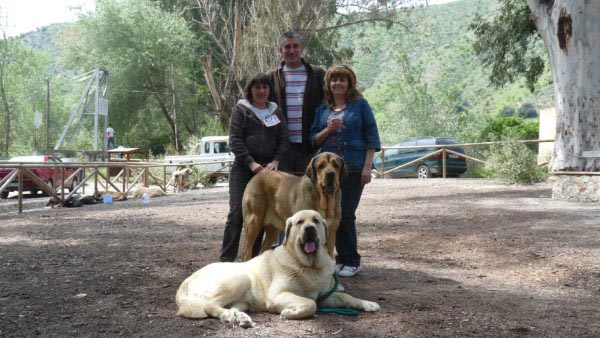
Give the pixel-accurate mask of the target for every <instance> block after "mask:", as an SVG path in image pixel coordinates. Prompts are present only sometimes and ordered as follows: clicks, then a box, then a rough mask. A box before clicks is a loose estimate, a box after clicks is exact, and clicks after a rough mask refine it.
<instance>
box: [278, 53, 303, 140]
mask: <svg viewBox="0 0 600 338" xmlns="http://www.w3.org/2000/svg"><path fill="white" fill-rule="evenodd" d="M283 76H284V78H285V103H286V106H287V122H288V131H289V135H290V142H291V143H302V103H303V102H304V89H305V88H306V67H304V65H301V66H300V67H298V68H290V67H288V66H286V65H284V66H283Z"/></svg>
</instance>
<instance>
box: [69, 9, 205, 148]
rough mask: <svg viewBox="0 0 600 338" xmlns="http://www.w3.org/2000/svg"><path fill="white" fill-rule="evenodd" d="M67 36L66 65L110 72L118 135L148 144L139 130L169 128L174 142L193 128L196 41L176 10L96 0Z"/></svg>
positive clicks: (113, 119) (112, 109) (112, 112)
mask: <svg viewBox="0 0 600 338" xmlns="http://www.w3.org/2000/svg"><path fill="white" fill-rule="evenodd" d="M70 37H71V38H70V39H69V40H68V42H67V43H65V44H64V46H65V50H66V62H67V64H68V65H70V66H71V67H72V68H74V69H79V70H80V71H82V72H84V71H89V70H90V69H93V68H96V67H100V66H101V67H104V68H106V69H107V70H108V72H109V75H110V82H109V83H110V106H109V116H110V120H111V123H112V124H113V126H114V127H115V129H116V130H117V135H118V137H119V131H121V132H120V137H121V138H120V140H121V141H124V142H126V143H129V142H133V141H134V140H135V142H136V144H135V146H138V147H149V146H151V142H150V139H149V138H148V137H143V136H142V135H146V136H147V135H150V134H153V133H157V132H158V133H168V134H170V135H171V141H172V142H173V143H174V142H175V139H176V137H177V136H179V135H178V134H177V133H181V132H182V131H186V130H189V131H195V130H196V128H197V124H198V123H199V117H198V116H197V112H198V106H197V104H198V103H200V102H198V100H196V96H195V95H196V94H197V89H198V85H197V82H196V81H195V78H194V76H192V75H191V74H190V69H191V68H192V65H193V63H194V61H195V60H194V56H195V54H194V50H195V46H196V45H195V44H196V41H195V37H194V35H193V34H192V32H191V31H190V30H189V26H188V24H187V22H186V21H185V20H184V19H183V18H182V17H181V13H174V12H165V11H163V10H161V9H160V8H159V7H158V6H157V5H156V3H155V2H154V1H150V0H139V1H138V0H136V1H134V0H122V1H119V0H100V1H98V3H97V6H96V11H95V12H94V13H92V14H90V15H89V16H85V17H83V18H82V19H81V20H80V21H78V22H77V24H76V25H74V26H73V28H72V30H71V35H70ZM82 51H85V52H82ZM165 122H166V123H165ZM138 142H139V143H138ZM179 143H181V142H179ZM129 144H130V145H133V144H131V143H129Z"/></svg>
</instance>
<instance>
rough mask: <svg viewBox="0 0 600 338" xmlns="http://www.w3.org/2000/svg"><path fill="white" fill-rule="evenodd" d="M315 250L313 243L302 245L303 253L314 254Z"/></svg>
mask: <svg viewBox="0 0 600 338" xmlns="http://www.w3.org/2000/svg"><path fill="white" fill-rule="evenodd" d="M315 250H317V246H316V245H315V242H306V243H304V252H306V253H311V252H314V251H315Z"/></svg>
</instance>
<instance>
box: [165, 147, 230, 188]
mask: <svg viewBox="0 0 600 338" xmlns="http://www.w3.org/2000/svg"><path fill="white" fill-rule="evenodd" d="M189 153H190V154H188V155H167V156H165V162H166V163H170V164H176V165H177V166H182V165H186V164H195V165H196V166H197V167H199V169H200V170H201V171H202V172H204V173H207V174H210V176H211V181H212V183H215V182H216V180H217V178H218V177H227V176H229V167H230V166H229V164H230V163H231V162H232V161H233V159H234V157H235V156H234V155H233V153H231V152H230V151H229V136H205V137H203V138H201V139H200V142H198V143H197V144H196V145H195V146H194V147H192V148H191V149H190V151H189ZM177 166H173V167H167V169H168V170H169V171H175V170H177V169H176V168H177Z"/></svg>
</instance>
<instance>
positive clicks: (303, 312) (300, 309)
mask: <svg viewBox="0 0 600 338" xmlns="http://www.w3.org/2000/svg"><path fill="white" fill-rule="evenodd" d="M315 311H316V307H311V306H302V305H301V306H294V307H289V308H285V309H283V310H282V311H281V314H280V315H279V316H280V317H281V319H301V318H306V317H309V316H312V315H314V314H315Z"/></svg>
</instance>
